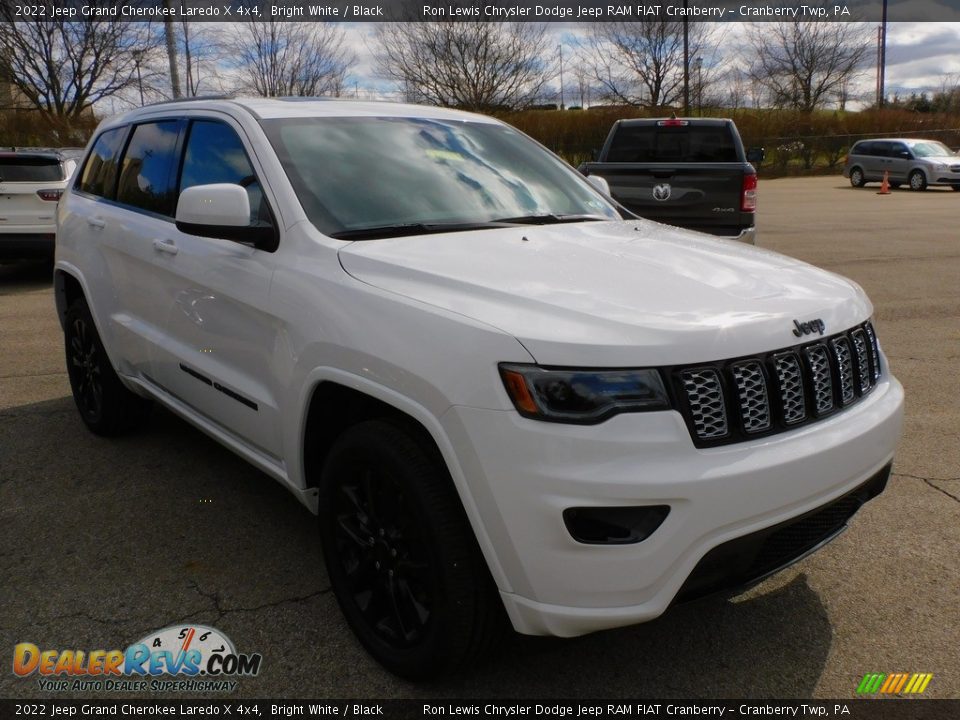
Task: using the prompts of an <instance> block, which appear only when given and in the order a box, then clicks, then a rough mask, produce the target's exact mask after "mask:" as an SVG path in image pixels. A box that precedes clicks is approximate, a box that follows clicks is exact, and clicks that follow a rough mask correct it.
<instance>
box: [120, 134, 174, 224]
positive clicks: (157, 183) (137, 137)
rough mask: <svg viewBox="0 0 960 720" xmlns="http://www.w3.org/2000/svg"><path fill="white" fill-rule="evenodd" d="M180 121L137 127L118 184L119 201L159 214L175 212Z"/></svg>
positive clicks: (170, 214) (128, 147)
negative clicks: (175, 166) (175, 157)
mask: <svg viewBox="0 0 960 720" xmlns="http://www.w3.org/2000/svg"><path fill="white" fill-rule="evenodd" d="M178 126H179V123H178V122H177V121H176V120H163V121H161V122H155V123H144V124H143V125H137V126H136V127H134V129H133V136H132V137H131V138H130V142H129V143H128V144H127V151H126V153H124V156H123V163H122V165H121V170H120V182H119V183H118V184H117V201H118V202H122V203H124V204H126V205H132V206H133V207H136V208H140V209H141V210H147V211H149V212H154V213H157V214H159V215H167V216H172V215H173V206H174V199H175V180H174V172H173V168H174V155H175V151H176V146H177V131H178Z"/></svg>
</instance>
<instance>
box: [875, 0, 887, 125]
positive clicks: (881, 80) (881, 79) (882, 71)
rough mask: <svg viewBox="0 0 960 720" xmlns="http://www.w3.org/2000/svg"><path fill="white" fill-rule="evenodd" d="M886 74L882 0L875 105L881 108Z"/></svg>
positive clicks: (885, 26) (884, 10) (885, 16)
mask: <svg viewBox="0 0 960 720" xmlns="http://www.w3.org/2000/svg"><path fill="white" fill-rule="evenodd" d="M886 74H887V0H883V17H882V19H881V21H880V67H879V68H878V69H877V95H878V97H877V107H878V108H883V101H884V99H885V96H886V94H887V93H886V88H885V87H884V85H885V84H886V83H885V81H886Z"/></svg>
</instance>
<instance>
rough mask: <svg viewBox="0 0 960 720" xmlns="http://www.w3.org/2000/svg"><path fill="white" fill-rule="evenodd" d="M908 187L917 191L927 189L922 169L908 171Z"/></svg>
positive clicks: (925, 177)
mask: <svg viewBox="0 0 960 720" xmlns="http://www.w3.org/2000/svg"><path fill="white" fill-rule="evenodd" d="M910 189H911V190H916V191H918V192H920V191H923V190H926V189H927V176H926V175H924V174H923V171H922V170H914V171H913V172H912V173H910Z"/></svg>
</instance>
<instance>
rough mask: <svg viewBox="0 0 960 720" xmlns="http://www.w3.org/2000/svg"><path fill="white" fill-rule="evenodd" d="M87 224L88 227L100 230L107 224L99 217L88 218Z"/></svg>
mask: <svg viewBox="0 0 960 720" xmlns="http://www.w3.org/2000/svg"><path fill="white" fill-rule="evenodd" d="M87 224H88V225H89V226H90V227H95V228H101V229H102V228H105V227H106V226H107V223H105V222H104V221H103V218H99V217H88V218H87Z"/></svg>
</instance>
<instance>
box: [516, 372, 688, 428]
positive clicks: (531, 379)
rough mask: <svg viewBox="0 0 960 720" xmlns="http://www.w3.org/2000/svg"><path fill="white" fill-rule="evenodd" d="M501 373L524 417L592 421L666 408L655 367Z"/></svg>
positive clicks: (664, 395)
mask: <svg viewBox="0 0 960 720" xmlns="http://www.w3.org/2000/svg"><path fill="white" fill-rule="evenodd" d="M500 376H501V377H502V378H503V384H504V386H505V387H506V388H507V394H508V395H509V396H510V399H511V400H513V404H514V406H516V408H517V412H519V413H520V414H521V415H523V416H524V417H529V418H536V419H537V420H547V421H550V422H565V423H580V424H584V425H591V424H595V423H599V422H602V421H603V420H606V419H607V418H608V417H610V416H611V415H616V414H617V413H622V412H643V411H645V410H667V409H668V408H669V407H670V400H669V398H668V397H667V391H666V388H665V387H664V385H663V379H662V378H661V377H660V373H659V372H658V371H657V370H575V369H570V368H542V367H539V366H537V365H513V364H509V363H501V364H500Z"/></svg>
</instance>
